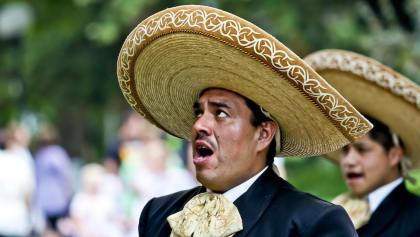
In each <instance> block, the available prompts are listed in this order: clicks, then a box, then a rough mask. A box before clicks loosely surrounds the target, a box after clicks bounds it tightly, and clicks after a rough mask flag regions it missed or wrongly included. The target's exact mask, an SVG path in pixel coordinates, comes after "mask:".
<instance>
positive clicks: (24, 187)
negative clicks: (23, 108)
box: [0, 125, 35, 237]
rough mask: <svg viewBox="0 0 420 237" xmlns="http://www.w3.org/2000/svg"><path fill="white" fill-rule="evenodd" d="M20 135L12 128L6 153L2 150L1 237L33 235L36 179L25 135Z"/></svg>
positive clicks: (0, 183) (7, 139) (7, 133)
mask: <svg viewBox="0 0 420 237" xmlns="http://www.w3.org/2000/svg"><path fill="white" fill-rule="evenodd" d="M20 132H22V130H20V128H18V127H16V126H15V125H12V126H11V127H9V128H8V129H7V131H6V136H5V147H6V149H5V150H0V187H1V188H0V236H20V237H26V236H29V235H30V234H31V231H32V221H31V212H32V207H33V194H34V192H35V176H34V171H33V164H32V163H31V162H32V157H30V153H29V152H28V150H27V149H26V147H25V145H26V144H27V143H26V142H27V140H26V139H27V137H24V136H26V134H22V133H20ZM21 139H22V140H21Z"/></svg>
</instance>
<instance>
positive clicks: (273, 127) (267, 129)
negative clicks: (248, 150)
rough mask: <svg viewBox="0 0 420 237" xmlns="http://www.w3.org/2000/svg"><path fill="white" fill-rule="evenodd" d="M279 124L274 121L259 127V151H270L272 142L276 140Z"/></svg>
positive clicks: (263, 123)
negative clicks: (269, 147)
mask: <svg viewBox="0 0 420 237" xmlns="http://www.w3.org/2000/svg"><path fill="white" fill-rule="evenodd" d="M277 129H278V128H277V124H276V123H275V122H273V121H266V122H262V123H261V124H260V125H259V126H258V130H259V131H258V141H257V151H258V152H259V151H263V150H264V149H266V148H267V149H268V146H269V145H270V143H271V141H272V140H273V139H274V135H275V134H276V131H277Z"/></svg>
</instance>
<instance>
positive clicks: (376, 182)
mask: <svg viewBox="0 0 420 237" xmlns="http://www.w3.org/2000/svg"><path fill="white" fill-rule="evenodd" d="M305 60H306V61H307V62H308V63H309V64H310V65H312V67H313V68H314V69H315V70H316V71H317V72H318V73H319V74H320V75H321V76H323V77H324V78H325V79H326V80H327V81H328V82H329V83H330V84H331V85H332V86H334V87H335V88H336V89H337V90H338V91H339V92H340V93H341V94H342V95H343V96H344V97H345V98H346V99H347V100H349V101H350V103H352V104H353V105H354V106H355V107H356V109H357V110H359V111H361V112H362V113H364V114H365V116H366V118H368V119H369V121H371V123H372V124H373V125H374V127H373V129H372V130H371V131H369V133H368V134H366V135H364V136H362V137H360V138H359V139H358V140H356V141H354V142H353V143H351V144H350V145H347V146H345V147H344V148H342V149H341V154H340V155H339V157H340V159H339V163H340V168H341V171H342V174H343V177H344V179H345V181H346V184H347V186H348V189H349V192H346V193H344V194H341V195H339V196H338V197H337V198H335V199H334V200H333V202H334V203H336V204H340V205H342V206H343V207H344V208H345V209H346V210H347V212H348V213H349V215H350V217H351V219H352V221H353V224H354V226H355V227H356V229H357V232H358V234H359V236H361V237H368V236H369V237H370V236H401V237H404V236H420V225H419V223H420V197H419V196H417V195H415V194H413V193H411V192H409V191H408V190H407V187H406V185H405V182H404V181H405V180H407V181H410V182H416V180H415V179H414V178H413V177H412V176H411V175H410V173H409V171H410V169H412V168H413V167H419V166H420V139H419V138H420V129H419V128H420V103H419V102H420V87H419V86H418V85H416V84H415V83H413V82H412V81H410V80H409V79H408V78H406V77H404V76H403V75H401V74H399V73H397V72H395V71H394V70H392V69H391V68H389V67H387V66H385V65H383V64H381V63H379V62H378V61H375V60H373V59H371V58H368V57H365V56H363V55H360V54H356V53H353V52H350V51H344V50H323V51H318V52H315V53H313V54H311V55H309V56H307V57H306V58H305ZM354 132H357V131H356V130H355V131H354ZM331 157H332V158H336V159H338V158H337V156H334V155H333V154H331Z"/></svg>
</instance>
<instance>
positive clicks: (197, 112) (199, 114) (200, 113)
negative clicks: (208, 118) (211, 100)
mask: <svg viewBox="0 0 420 237" xmlns="http://www.w3.org/2000/svg"><path fill="white" fill-rule="evenodd" d="M194 115H195V117H196V118H200V117H201V116H202V115H203V111H202V110H199V109H197V110H194Z"/></svg>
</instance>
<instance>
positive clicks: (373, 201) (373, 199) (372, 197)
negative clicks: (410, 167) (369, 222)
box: [368, 177, 403, 213]
mask: <svg viewBox="0 0 420 237" xmlns="http://www.w3.org/2000/svg"><path fill="white" fill-rule="evenodd" d="M402 182H403V178H402V177H400V178H398V179H396V180H394V181H392V182H391V183H388V184H385V185H384V186H382V187H380V188H378V189H376V190H375V191H373V192H371V193H369V195H368V200H369V208H370V213H373V212H374V211H375V210H376V209H377V208H378V206H379V204H381V202H382V201H383V200H384V199H385V198H386V196H388V194H389V193H390V192H392V190H394V189H395V187H397V186H398V185H399V184H400V183H402Z"/></svg>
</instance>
